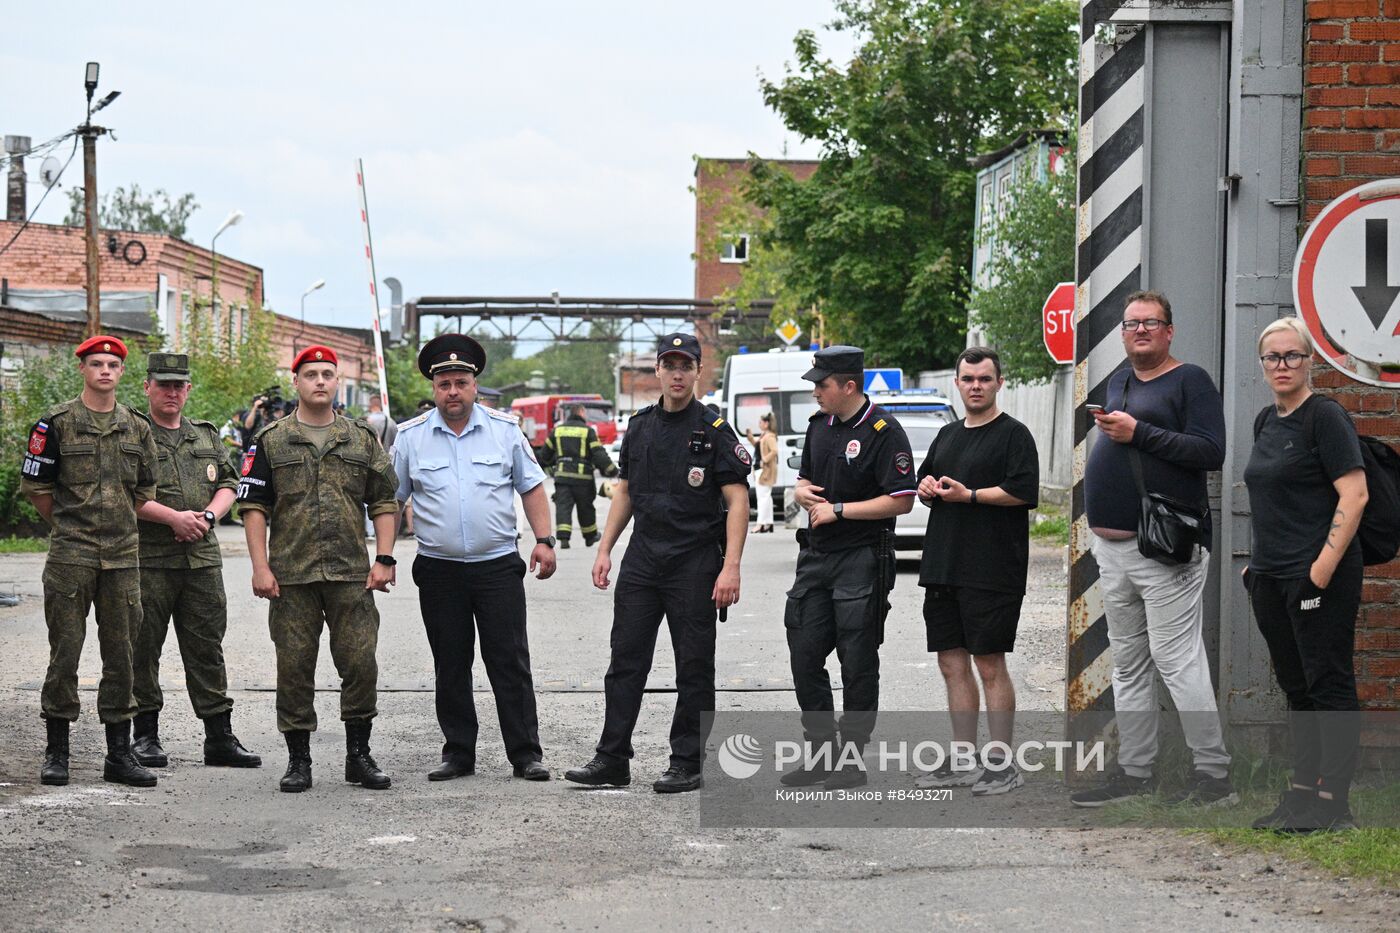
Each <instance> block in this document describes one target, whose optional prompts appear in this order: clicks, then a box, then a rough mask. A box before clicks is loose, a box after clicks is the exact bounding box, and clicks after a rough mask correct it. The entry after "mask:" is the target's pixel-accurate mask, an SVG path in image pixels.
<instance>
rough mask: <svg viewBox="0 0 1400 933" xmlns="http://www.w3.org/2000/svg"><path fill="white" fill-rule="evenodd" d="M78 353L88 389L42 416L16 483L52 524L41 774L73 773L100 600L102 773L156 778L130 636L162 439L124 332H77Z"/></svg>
mask: <svg viewBox="0 0 1400 933" xmlns="http://www.w3.org/2000/svg"><path fill="white" fill-rule="evenodd" d="M75 355H76V356H77V357H78V369H79V371H80V372H81V373H82V377H83V391H82V393H81V394H80V395H79V396H78V397H77V398H75V399H72V400H70V401H67V402H63V403H62V404H59V405H55V406H54V407H52V408H50V409H49V410H48V411H46V412H45V413H44V416H43V417H42V418H40V419H39V420H38V421H37V422H35V424H34V427H33V428H32V429H31V430H30V432H29V445H28V449H27V450H26V451H25V457H24V466H23V468H22V474H23V479H22V482H21V485H20V488H21V489H22V490H23V492H24V493H25V495H27V496H28V497H29V501H30V502H32V503H33V504H34V508H35V509H36V510H37V511H38V512H39V514H40V515H41V516H43V518H44V520H45V521H47V522H48V523H49V526H50V529H51V530H50V532H49V557H48V561H47V562H46V563H45V565H44V618H45V620H46V621H47V623H48V628H49V669H48V673H47V675H46V676H45V677H44V689H43V692H42V693H41V694H40V704H41V708H42V712H43V717H44V721H45V723H46V728H47V731H48V747H47V748H46V750H45V752H44V765H43V768H42V769H41V771H40V773H39V779H40V780H41V781H42V782H43V783H45V784H67V783H68V732H69V725H70V724H71V723H72V722H73V721H74V720H76V719H77V718H78V710H79V704H78V658H79V656H80V655H81V654H82V650H83V639H84V637H85V636H86V634H87V615H88V610H89V609H90V608H92V607H93V606H94V605H95V606H96V609H97V640H98V647H99V648H100V650H101V653H102V680H101V681H100V682H99V683H98V687H97V715H98V718H99V719H101V720H102V722H103V724H104V725H105V726H106V730H107V757H106V759H105V760H104V761H103V765H102V777H103V779H104V780H108V781H112V782H113V783H118V784H129V785H131V786H133V787H154V786H155V783H156V776H155V775H154V774H152V773H151V772H149V771H147V770H146V769H145V768H143V767H141V765H140V764H138V763H137V761H136V758H135V756H133V755H132V753H131V717H132V714H133V713H135V712H136V705H135V703H134V702H133V700H132V695H131V639H132V637H133V636H134V635H135V633H136V629H137V626H138V625H139V624H140V621H141V580H140V575H139V571H138V570H137V543H136V542H137V533H136V514H137V508H138V507H140V508H146V507H147V506H148V505H149V504H150V502H151V500H152V499H154V498H155V495H156V477H155V462H156V448H155V442H154V441H153V440H152V439H151V429H150V426H149V425H147V424H146V422H145V421H143V420H142V419H141V418H139V417H138V416H137V415H136V413H135V412H133V411H132V410H131V409H130V408H127V407H126V406H125V405H122V404H121V403H119V402H118V401H117V397H116V393H117V381H118V380H119V379H121V375H122V372H123V370H124V369H125V368H126V346H125V344H123V343H122V342H121V341H120V340H118V339H116V338H115V337H107V336H102V335H99V336H96V337H93V338H91V339H89V340H86V341H84V342H83V343H81V344H79V345H78V348H77V350H76V351H75Z"/></svg>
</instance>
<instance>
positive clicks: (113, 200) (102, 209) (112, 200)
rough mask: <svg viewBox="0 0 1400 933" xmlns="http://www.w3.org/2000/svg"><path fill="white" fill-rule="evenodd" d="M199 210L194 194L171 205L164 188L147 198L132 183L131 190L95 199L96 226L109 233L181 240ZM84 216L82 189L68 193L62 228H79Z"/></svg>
mask: <svg viewBox="0 0 1400 933" xmlns="http://www.w3.org/2000/svg"><path fill="white" fill-rule="evenodd" d="M198 207H199V204H198V203H197V202H196V201H195V199H194V195H193V194H188V193H186V194H182V195H180V197H178V198H176V199H175V200H173V201H172V200H171V199H170V195H168V194H166V192H165V189H164V188H157V189H156V190H155V191H152V192H151V193H150V194H147V193H146V192H144V191H142V190H141V186H140V185H138V184H135V183H133V184H132V186H131V188H130V190H128V189H126V188H122V187H120V186H118V187H116V188H113V189H112V190H111V191H110V192H108V193H107V194H104V195H100V196H99V197H98V199H97V223H98V226H100V227H103V228H105V229H108V230H130V231H132V232H135V233H163V234H165V235H167V236H173V237H179V238H180V239H184V237H185V224H186V222H188V221H189V219H190V215H191V214H193V213H194V212H195V210H196V209H197V208H198ZM85 216H86V215H85V214H84V209H83V189H81V188H72V189H70V190H69V191H68V216H67V217H65V218H63V222H64V224H66V225H68V226H70V227H81V226H82V225H83V223H84V217H85Z"/></svg>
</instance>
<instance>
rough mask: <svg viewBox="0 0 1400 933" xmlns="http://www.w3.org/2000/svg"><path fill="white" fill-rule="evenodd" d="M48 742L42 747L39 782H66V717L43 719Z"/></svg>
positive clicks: (61, 783) (67, 724) (60, 783)
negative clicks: (45, 746) (41, 766)
mask: <svg viewBox="0 0 1400 933" xmlns="http://www.w3.org/2000/svg"><path fill="white" fill-rule="evenodd" d="M44 724H45V725H46V727H47V728H48V732H49V744H48V747H47V748H45V749H44V767H43V768H42V769H41V770H40V771H39V783H40V784H58V785H63V784H67V783H68V727H69V725H70V723H69V722H68V720H66V719H45V720H44Z"/></svg>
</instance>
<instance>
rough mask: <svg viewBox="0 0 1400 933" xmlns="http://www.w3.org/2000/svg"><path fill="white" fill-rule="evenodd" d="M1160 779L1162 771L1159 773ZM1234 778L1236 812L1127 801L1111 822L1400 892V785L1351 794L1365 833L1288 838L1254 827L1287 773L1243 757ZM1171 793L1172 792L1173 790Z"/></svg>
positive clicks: (1108, 815) (1385, 780) (1109, 815)
mask: <svg viewBox="0 0 1400 933" xmlns="http://www.w3.org/2000/svg"><path fill="white" fill-rule="evenodd" d="M1158 773H1159V774H1160V773H1163V772H1162V771H1161V770H1160V769H1159V771H1158ZM1167 773H1171V772H1167ZM1230 777H1231V780H1232V781H1233V782H1234V784H1235V790H1236V791H1237V792H1238V793H1239V795H1240V802H1239V803H1238V804H1237V805H1235V806H1233V807H1222V808H1216V809H1209V810H1204V809H1200V808H1197V807H1191V806H1180V807H1173V806H1168V805H1167V804H1166V803H1165V802H1164V800H1165V794H1164V793H1159V794H1156V795H1154V796H1152V797H1144V798H1142V799H1141V800H1132V801H1125V802H1123V803H1121V804H1116V805H1113V806H1110V807H1105V808H1104V809H1103V810H1102V811H1100V813H1101V814H1102V816H1103V818H1104V819H1105V821H1106V822H1109V823H1114V824H1119V825H1139V826H1160V827H1166V828H1172V829H1181V830H1184V831H1186V832H1190V833H1200V834H1205V835H1207V836H1209V837H1210V838H1211V839H1213V840H1215V841H1216V842H1217V843H1220V844H1223V845H1231V846H1238V847H1240V848H1245V849H1253V850H1256V851H1260V852H1269V853H1276V854H1278V855H1283V856H1286V857H1288V858H1292V859H1297V860H1301V861H1307V862H1311V863H1313V864H1315V865H1318V866H1320V867H1322V868H1325V869H1327V870H1328V871H1331V872H1333V873H1335V874H1337V875H1344V876H1348V877H1367V878H1374V879H1376V880H1377V881H1379V882H1381V883H1383V884H1385V885H1387V886H1389V887H1398V886H1400V829H1395V828H1392V827H1396V826H1400V783H1395V782H1393V781H1391V780H1389V777H1388V776H1385V775H1382V776H1381V780H1380V782H1379V783H1377V782H1376V781H1375V780H1374V779H1372V780H1371V781H1368V782H1366V783H1367V785H1369V786H1366V785H1362V786H1357V787H1353V788H1352V792H1351V810H1352V813H1354V814H1355V815H1356V822H1357V825H1358V826H1359V827H1360V828H1359V829H1354V830H1347V831H1345V832H1334V833H1314V834H1313V835H1310V836H1289V835H1282V834H1279V833H1273V832H1268V831H1266V830H1258V829H1251V828H1250V825H1249V824H1250V823H1252V822H1253V821H1254V820H1256V819H1258V818H1259V817H1261V816H1263V815H1264V814H1266V813H1268V812H1270V811H1271V810H1273V808H1274V805H1275V804H1276V803H1277V802H1278V795H1279V793H1280V792H1281V790H1282V789H1283V788H1284V787H1285V786H1286V781H1287V771H1286V769H1280V768H1278V767H1276V766H1270V765H1267V764H1265V763H1264V762H1263V760H1261V759H1254V758H1250V757H1248V756H1247V755H1239V756H1237V757H1236V759H1235V764H1234V766H1233V767H1232V768H1231V775H1230ZM1165 790H1166V793H1170V792H1171V790H1172V788H1166V789H1165Z"/></svg>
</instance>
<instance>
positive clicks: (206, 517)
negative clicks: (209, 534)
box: [204, 509, 219, 525]
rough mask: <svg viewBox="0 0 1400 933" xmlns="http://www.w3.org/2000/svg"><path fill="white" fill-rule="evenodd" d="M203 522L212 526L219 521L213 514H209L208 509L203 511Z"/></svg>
mask: <svg viewBox="0 0 1400 933" xmlns="http://www.w3.org/2000/svg"><path fill="white" fill-rule="evenodd" d="M204 520H205V521H206V522H208V523H209V524H210V525H213V524H215V523H216V522H217V521H218V520H219V518H218V516H217V515H215V514H214V513H213V512H211V511H210V510H209V509H205V510H204Z"/></svg>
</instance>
